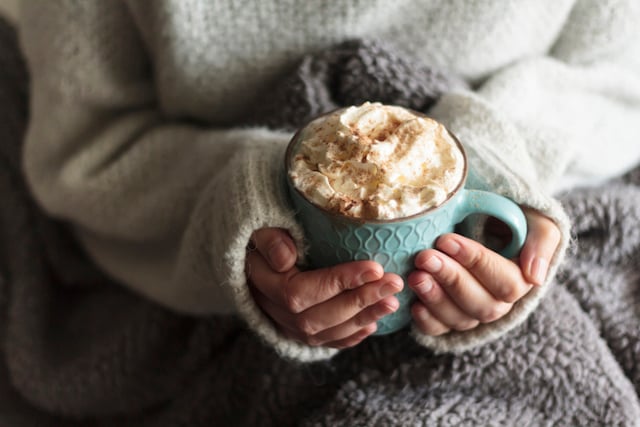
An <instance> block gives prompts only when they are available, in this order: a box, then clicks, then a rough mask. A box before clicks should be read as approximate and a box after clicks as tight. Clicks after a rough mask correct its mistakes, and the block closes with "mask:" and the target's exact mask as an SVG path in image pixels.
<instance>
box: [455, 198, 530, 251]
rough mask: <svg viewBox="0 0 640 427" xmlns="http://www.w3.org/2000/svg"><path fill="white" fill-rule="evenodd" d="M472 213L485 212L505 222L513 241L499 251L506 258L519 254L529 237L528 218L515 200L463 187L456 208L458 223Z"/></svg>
mask: <svg viewBox="0 0 640 427" xmlns="http://www.w3.org/2000/svg"><path fill="white" fill-rule="evenodd" d="M472 214H485V215H489V216H492V217H495V218H497V219H499V220H500V221H502V222H504V223H505V224H506V225H507V226H508V227H509V228H510V229H511V233H512V235H513V237H512V239H511V242H509V244H508V245H507V246H506V247H505V248H504V249H502V250H501V251H500V252H499V253H500V255H502V256H504V257H505V258H513V257H515V256H516V255H518V252H520V249H522V246H523V245H524V242H525V240H526V238H527V219H526V218H525V216H524V213H523V212H522V209H520V206H518V205H517V204H516V203H515V202H513V201H512V200H510V199H508V198H506V197H504V196H500V195H498V194H495V193H491V192H488V191H482V190H467V189H463V190H462V194H461V197H460V199H459V202H458V206H457V208H456V212H455V215H456V221H455V222H456V223H460V222H462V221H463V220H464V219H465V218H466V217H468V216H469V215H472Z"/></svg>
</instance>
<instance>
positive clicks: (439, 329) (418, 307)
mask: <svg viewBox="0 0 640 427" xmlns="http://www.w3.org/2000/svg"><path fill="white" fill-rule="evenodd" d="M411 316H412V317H413V321H414V322H415V324H416V326H417V328H418V329H419V330H420V332H422V333H423V334H425V335H431V336H433V337H437V336H439V335H443V334H446V333H447V332H449V331H450V330H451V329H450V328H449V327H448V326H446V325H445V324H444V323H442V322H441V321H440V320H438V319H436V318H435V317H433V316H432V315H431V313H429V310H428V309H427V307H425V306H424V305H423V304H422V303H421V302H419V301H418V302H415V303H414V304H413V305H412V306H411Z"/></svg>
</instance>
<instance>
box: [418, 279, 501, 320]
mask: <svg viewBox="0 0 640 427" xmlns="http://www.w3.org/2000/svg"><path fill="white" fill-rule="evenodd" d="M407 282H408V283H409V286H411V289H412V290H413V291H414V293H415V294H416V296H417V297H418V300H419V301H420V302H422V304H423V305H424V307H426V309H427V310H428V311H429V313H431V315H432V316H433V317H435V318H436V319H438V320H439V321H440V322H442V323H443V324H444V325H446V326H447V327H449V328H451V329H455V330H458V331H463V330H467V329H471V328H475V327H476V326H478V323H479V322H478V320H477V319H476V318H475V317H473V315H472V314H471V315H470V314H469V313H466V312H465V310H463V309H462V308H461V307H460V306H459V305H458V304H457V302H456V301H455V300H454V298H452V297H451V296H449V295H448V294H447V293H446V292H444V290H443V288H444V285H440V284H439V283H438V282H437V281H436V280H435V279H434V277H433V276H431V275H430V274H427V273H425V272H420V271H415V272H412V273H411V274H410V275H409V277H408V278H407ZM466 285H467V284H466V283H465V284H463V285H462V286H466ZM467 293H468V292H467ZM483 299H484V300H489V301H490V303H494V302H495V301H493V299H492V298H488V296H484V298H483ZM474 303H475V302H472V304H471V305H472V310H471V312H473V309H477V307H475V306H474V305H475V304H474ZM477 303H478V305H479V304H481V303H482V301H478V302H477ZM465 304H466V305H469V304H468V302H466V301H465Z"/></svg>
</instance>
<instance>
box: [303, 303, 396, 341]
mask: <svg viewBox="0 0 640 427" xmlns="http://www.w3.org/2000/svg"><path fill="white" fill-rule="evenodd" d="M398 307H400V302H399V301H398V299H397V298H396V297H393V296H389V297H386V298H383V299H382V300H380V301H378V302H376V303H375V304H373V305H371V306H369V307H367V308H365V309H364V310H362V311H360V312H359V313H358V314H356V315H355V316H353V317H351V318H350V319H348V320H347V321H346V322H343V323H341V324H339V325H337V326H334V327H332V328H329V329H327V330H324V331H322V332H320V333H318V334H316V335H315V336H314V339H316V340H317V341H318V342H320V343H327V345H329V344H328V343H331V342H336V341H339V340H342V339H345V338H348V337H351V336H353V335H354V334H355V333H356V332H358V331H359V330H362V329H363V328H365V327H366V326H368V325H370V324H374V325H375V322H377V321H378V320H380V319H382V318H383V317H384V316H386V315H388V314H391V313H393V312H395V311H396V310H397V309H398ZM373 332H375V330H374V331H373Z"/></svg>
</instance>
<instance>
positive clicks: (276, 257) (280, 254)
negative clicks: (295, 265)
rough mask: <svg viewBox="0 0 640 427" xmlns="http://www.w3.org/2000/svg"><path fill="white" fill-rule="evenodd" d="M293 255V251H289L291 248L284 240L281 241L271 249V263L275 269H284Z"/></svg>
mask: <svg viewBox="0 0 640 427" xmlns="http://www.w3.org/2000/svg"><path fill="white" fill-rule="evenodd" d="M292 255H293V253H292V252H291V249H289V246H287V245H286V243H284V242H283V241H282V240H279V241H278V242H276V243H274V244H273V245H271V247H270V248H269V253H268V256H269V263H270V264H271V266H272V267H273V268H275V269H281V268H284V267H285V266H286V265H287V263H288V262H289V258H290V257H291V256H292Z"/></svg>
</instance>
